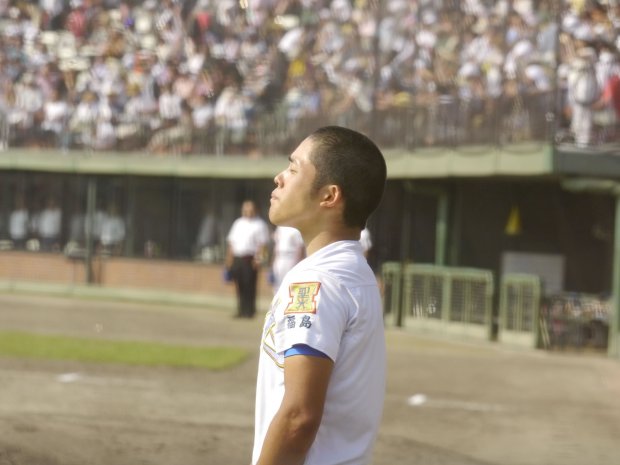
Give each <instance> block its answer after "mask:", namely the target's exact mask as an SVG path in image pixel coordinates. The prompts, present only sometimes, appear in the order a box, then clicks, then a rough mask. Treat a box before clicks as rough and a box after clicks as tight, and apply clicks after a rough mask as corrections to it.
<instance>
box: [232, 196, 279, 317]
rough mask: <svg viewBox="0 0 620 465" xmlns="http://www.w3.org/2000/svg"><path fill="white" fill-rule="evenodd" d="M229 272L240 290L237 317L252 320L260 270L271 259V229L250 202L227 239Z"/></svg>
mask: <svg viewBox="0 0 620 465" xmlns="http://www.w3.org/2000/svg"><path fill="white" fill-rule="evenodd" d="M226 241H227V248H226V269H227V270H228V272H230V274H231V278H232V279H233V281H234V282H235V286H236V289H237V317H239V318H252V317H254V314H255V313H256V287H257V282H258V270H259V268H260V266H261V265H262V264H263V263H264V261H265V258H266V257H267V244H268V243H269V228H268V227H267V223H265V221H264V220H263V219H262V218H260V217H259V216H258V214H257V211H256V204H255V203H254V202H253V201H252V200H246V201H244V202H243V204H242V205H241V217H240V218H237V219H236V220H235V222H234V223H233V225H232V227H231V228H230V232H229V233H228V236H227V238H226Z"/></svg>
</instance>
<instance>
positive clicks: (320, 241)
mask: <svg viewBox="0 0 620 465" xmlns="http://www.w3.org/2000/svg"><path fill="white" fill-rule="evenodd" d="M302 236H303V238H304V243H305V244H306V255H308V256H310V255H312V254H313V253H315V252H317V251H319V250H320V249H322V248H323V247H325V246H327V245H329V244H333V243H334V242H338V241H357V240H359V238H360V231H359V230H358V229H356V228H346V229H343V230H339V231H322V232H320V233H319V234H316V235H314V236H313V237H311V238H308V237H306V236H304V235H303V234H302Z"/></svg>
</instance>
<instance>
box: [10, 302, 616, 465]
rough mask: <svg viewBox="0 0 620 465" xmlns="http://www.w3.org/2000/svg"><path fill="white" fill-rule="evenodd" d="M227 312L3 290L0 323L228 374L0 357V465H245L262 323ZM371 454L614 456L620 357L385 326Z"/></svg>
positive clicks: (534, 459) (470, 464)
mask: <svg viewBox="0 0 620 465" xmlns="http://www.w3.org/2000/svg"><path fill="white" fill-rule="evenodd" d="M230 316H231V311H230V310H229V309H227V308H226V309H203V308H197V307H175V306H163V305H142V304H136V303H121V302H105V301H88V300H78V299H62V298H45V297H26V296H21V295H15V294H0V329H1V330H7V329H20V330H27V331H32V332H38V333H46V334H65V335H76V336H92V337H100V338H111V339H128V340H158V341H166V342H175V343H184V344H197V345H216V344H227V345H238V346H242V347H245V348H247V349H248V350H249V351H250V353H251V356H250V357H249V359H248V360H247V361H246V362H245V363H243V364H242V365H240V366H238V367H236V368H234V369H232V370H230V371H226V372H210V371H207V370H200V369H170V368H142V367H137V368H136V367H125V366H118V365H109V366H104V365H92V364H80V363H73V362H49V361H48V362H44V361H28V360H17V359H7V358H2V357H0V465H139V464H150V465H171V464H183V465H193V464H196V465H198V464H201V465H205V464H207V465H247V464H248V463H249V461H250V449H251V444H252V422H253V397H254V378H255V374H256V360H257V347H258V338H259V332H260V325H261V322H260V321H259V319H257V320H255V321H239V320H233V319H232V318H231V317H230ZM387 337H388V357H389V369H388V370H389V371H388V374H389V380H388V393H387V398H386V404H385V415H384V421H383V424H382V428H381V432H380V437H379V441H378V444H377V448H376V451H375V460H374V464H375V465H410V464H416V465H435V464H436V465H490V464H497V465H500V464H501V465H583V464H588V465H612V464H617V463H620V449H619V448H618V441H619V438H620V362H619V361H617V360H609V359H606V358H603V357H598V356H591V355H583V354H559V353H545V352H538V351H527V350H516V349H508V348H503V347H501V346H498V345H496V344H493V343H488V344H486V343H463V342H453V341H446V340H441V339H433V338H429V337H421V336H419V335H415V334H413V333H408V332H403V331H399V330H392V329H391V330H388V331H387Z"/></svg>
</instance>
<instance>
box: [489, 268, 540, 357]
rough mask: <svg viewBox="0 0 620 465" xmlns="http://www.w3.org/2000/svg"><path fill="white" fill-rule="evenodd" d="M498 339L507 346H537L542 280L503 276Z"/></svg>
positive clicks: (526, 275)
mask: <svg viewBox="0 0 620 465" xmlns="http://www.w3.org/2000/svg"><path fill="white" fill-rule="evenodd" d="M500 288H501V291H500V307H499V314H500V320H499V332H498V340H499V341H500V342H504V343H510V344H517V345H525V346H528V347H537V346H538V337H539V321H538V316H539V309H540V299H541V281H540V278H539V277H538V276H535V275H530V274H520V273H519V274H517V273H511V274H505V275H504V276H502V282H501V286H500Z"/></svg>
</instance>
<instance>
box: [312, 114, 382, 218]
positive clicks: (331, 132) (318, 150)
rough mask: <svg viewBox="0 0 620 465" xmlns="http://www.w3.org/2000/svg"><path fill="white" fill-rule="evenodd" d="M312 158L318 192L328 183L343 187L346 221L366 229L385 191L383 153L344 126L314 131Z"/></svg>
mask: <svg viewBox="0 0 620 465" xmlns="http://www.w3.org/2000/svg"><path fill="white" fill-rule="evenodd" d="M308 138H309V139H310V140H311V141H312V149H311V150H312V151H311V155H310V157H311V158H310V159H311V160H312V163H313V164H314V167H315V168H316V178H315V180H314V186H313V187H314V189H315V191H316V190H318V189H320V188H321V187H323V186H325V185H327V184H336V185H338V186H340V189H341V190H342V194H343V197H344V200H345V207H344V214H343V220H344V222H345V224H346V225H347V226H351V227H358V228H360V229H363V228H364V227H365V226H366V222H367V221H368V217H369V216H370V214H371V213H372V212H373V211H375V209H376V208H377V206H378V205H379V202H380V201H381V197H382V196H383V190H384V189H385V180H386V176H387V168H386V165H385V158H384V157H383V154H382V153H381V151H380V150H379V148H378V147H377V146H376V144H375V143H374V142H373V141H371V140H370V139H369V138H368V137H366V136H365V135H363V134H361V133H359V132H357V131H354V130H352V129H348V128H343V127H340V126H325V127H322V128H319V129H317V130H316V131H314V132H313V133H312V134H310V136H308Z"/></svg>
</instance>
